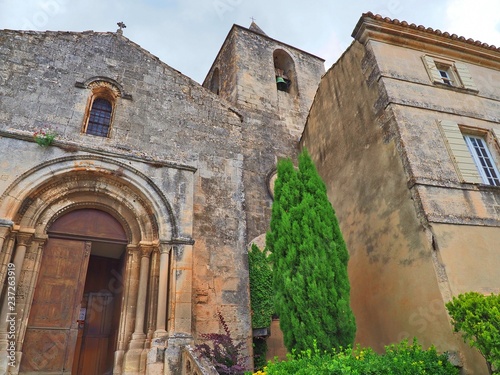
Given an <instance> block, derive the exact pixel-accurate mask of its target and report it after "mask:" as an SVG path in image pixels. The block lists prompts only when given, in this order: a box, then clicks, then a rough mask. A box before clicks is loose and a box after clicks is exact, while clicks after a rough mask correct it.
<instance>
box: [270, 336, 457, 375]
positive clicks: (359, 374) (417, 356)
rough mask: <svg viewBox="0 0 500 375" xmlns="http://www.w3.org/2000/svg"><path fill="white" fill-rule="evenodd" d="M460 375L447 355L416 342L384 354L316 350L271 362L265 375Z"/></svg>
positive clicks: (393, 346) (391, 346) (403, 343)
mask: <svg viewBox="0 0 500 375" xmlns="http://www.w3.org/2000/svg"><path fill="white" fill-rule="evenodd" d="M292 374H295V375H347V374H348V375H380V374H383V375H414V374H419V375H423V374H428V375H458V374H459V370H458V369H457V368H455V367H454V366H453V365H452V364H451V363H450V362H448V360H447V357H446V355H444V354H438V353H437V352H436V349H435V348H434V347H431V348H429V349H427V350H423V349H422V347H421V346H420V345H419V344H418V343H417V341H416V340H414V342H413V344H409V343H408V342H407V341H403V342H401V343H400V344H395V345H390V346H387V347H386V348H385V353H384V354H381V355H380V354H377V353H375V352H374V351H373V350H372V349H362V348H359V347H358V348H356V349H344V350H337V351H335V350H334V351H331V352H321V351H320V350H318V349H317V348H316V346H314V347H313V349H311V350H306V351H304V352H301V353H300V354H292V355H289V358H288V360H287V361H281V362H269V363H268V365H267V367H266V369H265V375H292Z"/></svg>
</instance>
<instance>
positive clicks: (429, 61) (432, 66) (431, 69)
mask: <svg viewBox="0 0 500 375" xmlns="http://www.w3.org/2000/svg"><path fill="white" fill-rule="evenodd" d="M422 60H423V61H424V64H425V67H426V68H427V72H428V73H429V76H430V77H431V80H432V82H441V83H442V82H443V80H442V79H441V75H440V74H439V71H438V69H437V67H436V63H435V62H434V59H433V58H432V57H430V56H422Z"/></svg>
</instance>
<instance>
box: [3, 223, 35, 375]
mask: <svg viewBox="0 0 500 375" xmlns="http://www.w3.org/2000/svg"><path fill="white" fill-rule="evenodd" d="M34 233H35V230H34V229H22V230H19V232H18V233H17V236H16V240H17V242H16V245H17V246H16V251H15V253H14V260H13V262H12V263H13V265H14V275H15V285H14V286H15V289H16V306H15V309H16V311H12V312H9V304H8V302H9V301H8V298H4V299H3V301H2V306H1V308H0V353H1V355H0V372H1V373H2V374H6V373H8V372H7V371H8V370H9V369H8V368H7V364H8V363H7V356H6V355H5V350H6V349H7V346H8V342H9V341H8V340H7V338H8V335H7V333H8V332H7V330H8V329H9V327H8V324H7V318H8V316H10V314H12V316H15V317H16V318H15V319H16V327H17V328H19V327H20V323H21V322H20V321H19V319H18V317H17V316H16V315H13V314H16V313H17V305H18V298H17V288H18V286H19V281H20V277H21V269H22V267H23V263H24V257H25V255H26V248H27V247H28V244H29V243H30V242H31V239H32V238H33V234H34ZM16 331H17V330H16ZM17 333H18V332H16V334H17ZM18 344H19V343H17V342H16V360H15V363H16V365H19V361H18V360H19V358H18V355H19V353H18V350H19V348H18V347H17V345H18Z"/></svg>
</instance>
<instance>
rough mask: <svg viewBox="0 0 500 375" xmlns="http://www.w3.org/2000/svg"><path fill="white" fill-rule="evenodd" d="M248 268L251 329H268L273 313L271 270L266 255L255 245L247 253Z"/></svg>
mask: <svg viewBox="0 0 500 375" xmlns="http://www.w3.org/2000/svg"><path fill="white" fill-rule="evenodd" d="M248 268H249V273H250V301H251V308H252V328H265V327H269V326H270V325H271V317H272V314H273V313H274V303H273V286H272V283H273V275H272V269H271V265H270V263H269V260H268V259H267V256H266V253H265V252H264V251H262V250H261V249H259V247H258V246H257V245H255V244H252V247H251V249H250V251H249V252H248Z"/></svg>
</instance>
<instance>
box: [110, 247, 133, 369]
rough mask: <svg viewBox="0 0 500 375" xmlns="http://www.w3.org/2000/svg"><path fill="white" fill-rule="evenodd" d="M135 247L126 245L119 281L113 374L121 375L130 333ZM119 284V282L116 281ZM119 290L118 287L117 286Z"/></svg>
mask: <svg viewBox="0 0 500 375" xmlns="http://www.w3.org/2000/svg"><path fill="white" fill-rule="evenodd" d="M137 251H138V250H137V246H136V245H132V244H129V245H127V250H126V252H127V253H126V254H127V255H126V257H127V260H126V262H125V270H124V272H123V278H122V279H121V280H122V282H123V286H122V287H123V297H122V298H123V302H122V308H121V313H120V324H119V332H118V342H117V346H116V351H115V358H114V363H113V374H121V373H122V372H123V370H122V369H123V360H124V356H125V350H126V348H127V344H128V340H129V337H130V333H131V329H132V327H131V325H130V323H129V322H130V321H131V318H132V316H131V315H132V311H131V305H133V303H132V300H133V299H132V298H131V293H132V292H131V290H132V288H131V280H132V278H133V273H134V266H133V264H134V262H135V260H134V258H136V257H137V254H136V253H137ZM118 282H119V280H118ZM116 288H117V287H116V286H115V289H116ZM118 288H120V286H118Z"/></svg>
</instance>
